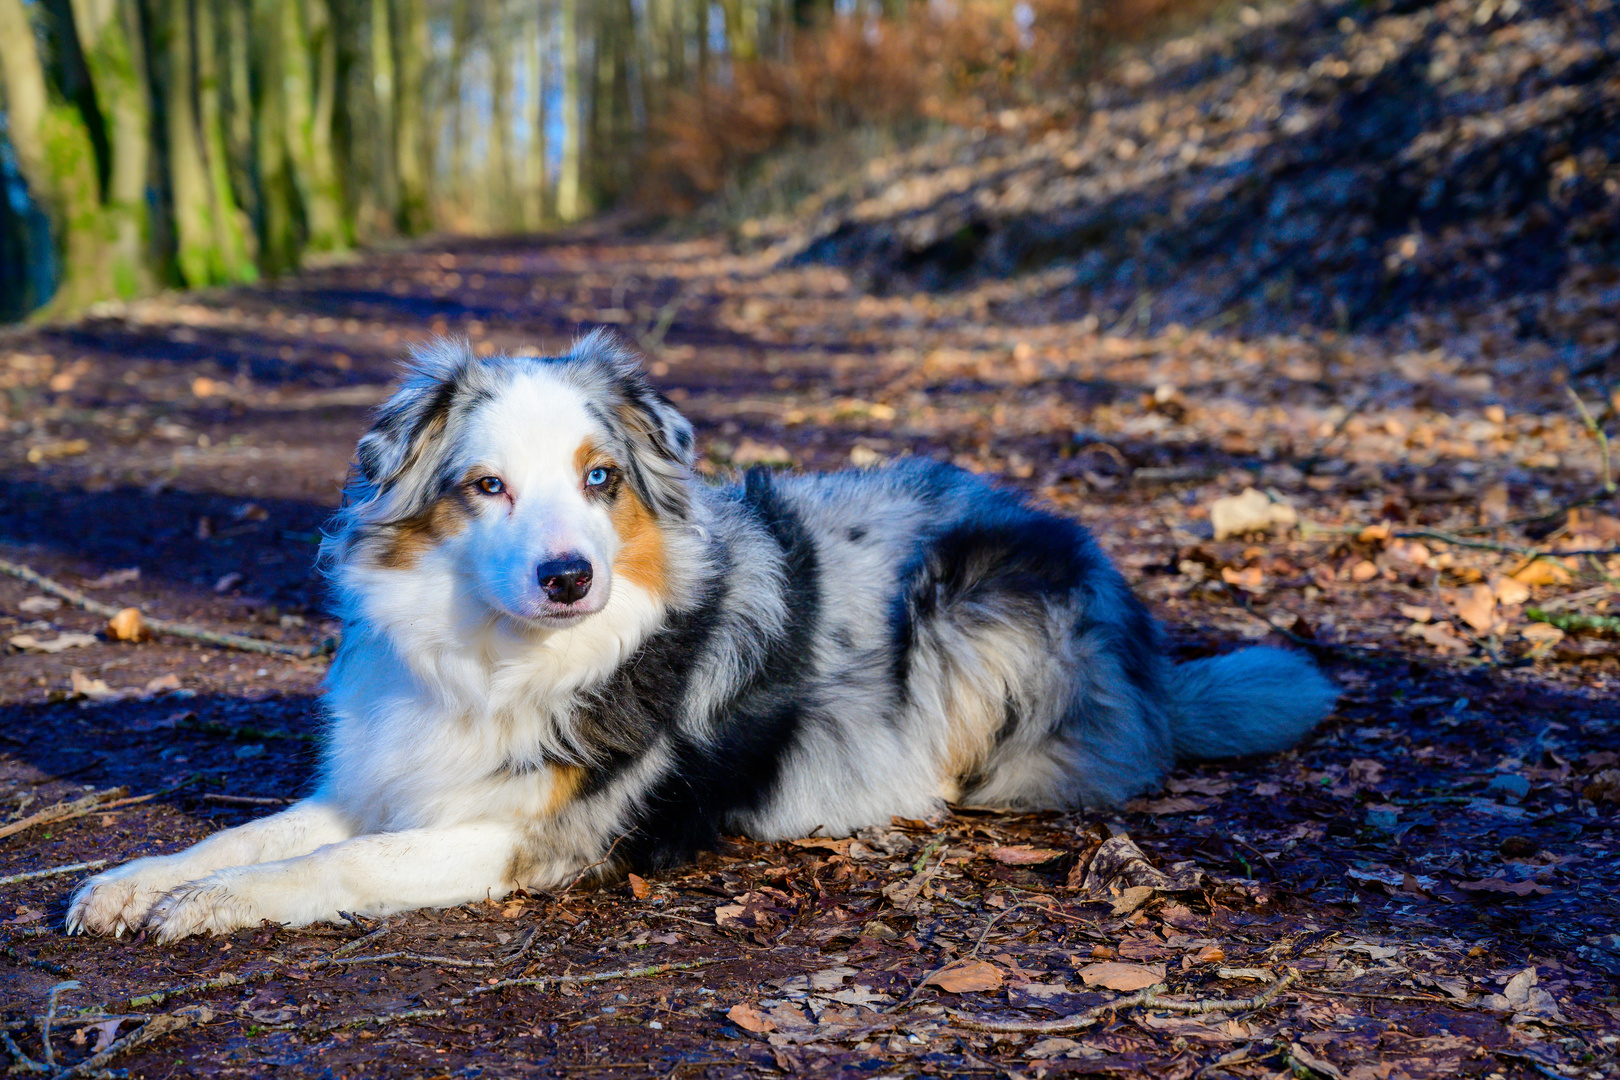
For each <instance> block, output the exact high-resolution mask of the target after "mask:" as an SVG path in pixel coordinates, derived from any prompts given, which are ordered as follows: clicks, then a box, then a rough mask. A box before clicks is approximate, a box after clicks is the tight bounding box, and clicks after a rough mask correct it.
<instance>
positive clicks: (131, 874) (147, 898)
mask: <svg viewBox="0 0 1620 1080" xmlns="http://www.w3.org/2000/svg"><path fill="white" fill-rule="evenodd" d="M185 880H186V879H185V873H184V870H183V869H182V868H181V867H180V865H179V864H178V863H177V862H176V861H175V860H174V859H172V858H170V857H169V856H163V855H160V856H156V857H153V858H149V859H136V860H135V861H134V862H129V863H125V864H124V865H123V866H119V867H115V868H114V869H112V870H108V871H105V872H104V873H100V874H97V875H96V876H95V877H93V878H91V879H90V880H88V881H86V882H85V883H84V884H83V885H81V886H79V891H78V892H76V893H74V894H73V901H72V902H71V903H70V904H68V913H67V932H68V933H70V934H80V933H86V932H88V933H91V934H114V935H117V936H120V937H121V936H123V933H124V931H125V930H138V929H140V927H141V925H142V924H143V923H144V922H145V921H146V913H147V912H149V911H151V910H152V905H153V904H155V903H157V901H158V898H159V897H160V896H162V895H163V894H164V893H166V892H168V891H169V890H170V889H172V888H174V887H175V886H176V885H178V884H180V883H181V882H183V881H185Z"/></svg>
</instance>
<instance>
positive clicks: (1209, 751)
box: [1171, 648, 1339, 760]
mask: <svg viewBox="0 0 1620 1080" xmlns="http://www.w3.org/2000/svg"><path fill="white" fill-rule="evenodd" d="M1171 680H1172V693H1173V694H1174V697H1175V700H1176V704H1177V705H1178V706H1179V708H1178V709H1177V710H1176V711H1177V714H1178V716H1177V722H1176V728H1175V743H1176V756H1177V757H1179V758H1184V759H1188V758H1190V759H1194V760H1197V759H1203V758H1224V757H1242V756H1244V755H1247V754H1270V753H1275V752H1276V751H1278V750H1286V749H1287V748H1288V747H1290V746H1293V745H1294V744H1295V743H1296V742H1298V741H1299V740H1300V739H1302V738H1304V736H1305V733H1306V732H1308V731H1310V730H1311V728H1313V727H1315V726H1316V724H1317V722H1318V721H1320V720H1321V719H1322V718H1323V717H1324V716H1326V715H1327V714H1328V711H1329V710H1331V709H1332V708H1333V703H1334V702H1335V701H1336V700H1337V699H1338V696H1339V690H1338V687H1336V686H1334V685H1333V684H1332V683H1331V682H1329V681H1328V680H1327V679H1326V678H1324V677H1323V675H1322V673H1321V672H1319V671H1317V670H1316V665H1315V664H1313V663H1312V662H1311V661H1310V660H1309V659H1307V658H1306V657H1304V656H1301V655H1300V654H1298V653H1292V652H1285V651H1284V650H1282V649H1269V648H1254V649H1243V650H1241V651H1239V652H1235V653H1228V654H1227V655H1225V656H1212V657H1209V658H1208V659H1205V660H1194V661H1192V662H1191V663H1186V664H1177V665H1176V666H1175V668H1174V669H1173V672H1172V674H1171Z"/></svg>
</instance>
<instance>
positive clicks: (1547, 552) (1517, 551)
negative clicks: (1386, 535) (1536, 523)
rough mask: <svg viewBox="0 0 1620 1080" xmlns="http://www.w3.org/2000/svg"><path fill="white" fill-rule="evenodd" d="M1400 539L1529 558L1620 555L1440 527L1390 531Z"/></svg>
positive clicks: (1614, 551)
mask: <svg viewBox="0 0 1620 1080" xmlns="http://www.w3.org/2000/svg"><path fill="white" fill-rule="evenodd" d="M1390 535H1391V536H1393V537H1395V538H1396V539H1398V540H1438V541H1440V542H1441V543H1442V544H1450V545H1452V546H1453V547H1465V548H1475V549H1477V550H1479V551H1500V552H1503V553H1505V554H1508V555H1521V556H1523V557H1524V558H1527V559H1564V558H1570V557H1572V556H1574V557H1579V556H1582V555H1620V547H1606V548H1571V549H1570V550H1568V551H1558V550H1556V549H1552V548H1538V547H1527V546H1525V545H1524V544H1503V543H1498V542H1497V541H1495V540H1470V539H1468V538H1467V537H1465V536H1458V535H1457V534H1456V533H1449V532H1441V531H1440V530H1439V529H1398V530H1396V531H1395V532H1392V533H1390Z"/></svg>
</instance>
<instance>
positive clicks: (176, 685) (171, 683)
mask: <svg viewBox="0 0 1620 1080" xmlns="http://www.w3.org/2000/svg"><path fill="white" fill-rule="evenodd" d="M178 689H180V676H178V675H176V674H175V673H174V672H172V671H171V672H169V673H168V674H167V675H159V676H158V677H157V678H155V679H148V680H146V685H145V686H143V687H141V693H142V694H143V695H146V696H147V697H155V696H156V695H158V694H166V693H168V692H169V691H170V690H178Z"/></svg>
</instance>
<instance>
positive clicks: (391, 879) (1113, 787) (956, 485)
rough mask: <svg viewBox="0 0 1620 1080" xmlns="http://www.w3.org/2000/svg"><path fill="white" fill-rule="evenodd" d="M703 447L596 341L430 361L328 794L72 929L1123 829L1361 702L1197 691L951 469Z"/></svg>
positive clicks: (358, 627)
mask: <svg viewBox="0 0 1620 1080" xmlns="http://www.w3.org/2000/svg"><path fill="white" fill-rule="evenodd" d="M693 450H694V443H693V436H692V426H691V424H689V423H688V422H687V421H686V419H685V418H684V417H682V416H681V414H680V413H679V412H677V411H676V409H675V407H674V406H673V405H672V404H671V403H670V402H669V400H668V399H667V398H665V397H664V396H663V395H662V394H660V393H659V392H658V391H657V390H655V389H653V387H652V386H651V385H649V383H648V382H647V380H646V379H645V378H644V377H643V375H642V372H641V370H640V367H639V365H638V364H637V362H636V360H635V359H634V358H633V357H632V356H630V355H628V354H627V353H626V352H625V351H623V350H622V349H621V348H620V347H619V346H617V345H616V344H615V343H614V342H613V340H612V339H610V338H608V337H606V336H604V335H602V334H600V333H597V334H592V335H591V336H589V337H586V338H584V339H583V340H582V341H580V342H579V343H578V344H577V345H576V346H575V347H574V349H573V351H572V352H570V353H569V354H568V355H566V356H561V357H556V358H548V359H539V358H534V357H522V356H492V357H479V356H475V355H473V354H472V353H471V352H470V351H469V350H468V349H467V348H466V347H464V346H462V345H457V344H448V343H440V344H436V345H433V346H430V347H428V348H425V349H423V350H421V351H419V352H418V353H417V354H416V356H415V357H414V359H413V360H412V362H411V363H410V364H409V365H408V367H407V369H406V372H405V375H404V378H403V381H402V382H401V383H400V385H399V387H398V388H397V389H396V390H395V391H394V393H393V395H392V396H391V397H390V398H389V399H388V400H387V402H386V403H384V404H383V405H382V407H381V408H380V409H379V410H378V412H377V413H376V416H375V418H374V422H373V424H372V426H371V429H370V430H369V431H367V432H366V434H365V436H364V437H363V438H361V440H360V445H359V449H358V451H357V453H356V461H355V465H354V468H353V470H352V472H351V476H350V480H349V483H348V487H347V490H346V493H345V498H344V504H343V508H342V509H341V510H339V511H338V513H337V516H336V518H335V520H334V523H333V528H332V531H331V533H330V535H329V537H328V540H327V542H326V544H325V546H324V548H323V552H322V556H323V559H324V561H325V564H326V566H327V569H328V572H329V574H330V577H331V581H332V585H333V589H334V593H335V597H336V603H337V606H338V609H339V612H340V614H341V616H342V619H343V638H342V644H341V646H340V647H339V649H338V652H337V656H336V658H335V660H334V661H333V664H332V667H331V671H330V674H329V675H328V677H327V680H326V698H325V702H326V711H327V713H328V714H329V726H328V730H327V735H326V740H325V749H324V759H323V762H322V765H321V770H320V778H319V782H318V785H317V787H316V789H315V793H314V794H313V795H312V796H310V797H309V798H307V799H305V800H303V801H302V802H299V803H297V804H296V805H294V806H292V807H291V808H290V809H288V810H285V811H283V812H282V813H279V814H276V815H274V816H272V817H268V818H264V819H262V820H260V821H255V822H253V823H251V824H248V825H243V826H241V827H239V828H234V829H229V830H226V831H225V832H221V833H219V834H217V835H215V836H212V837H210V838H208V839H207V840H204V841H202V842H201V843H199V844H197V845H195V846H194V847H191V848H189V849H187V850H185V851H182V852H179V853H178V854H173V855H161V856H156V857H152V858H144V859H138V860H136V861H134V862H131V863H128V864H126V865H124V866H120V867H118V868H117V869H114V870H110V871H108V872H106V873H102V874H98V875H96V876H95V877H93V878H91V879H90V880H89V881H88V882H86V883H85V884H84V886H83V887H82V888H81V889H80V890H79V891H78V893H77V895H76V896H75V897H74V898H73V902H72V904H71V906H70V909H69V912H68V916H67V925H68V928H69V929H70V930H74V931H78V930H86V931H93V932H97V933H122V932H123V931H124V930H126V929H136V928H142V927H144V928H145V929H146V930H147V931H148V932H149V933H151V934H152V935H153V936H154V937H156V938H157V939H159V940H164V941H167V940H171V939H175V938H179V937H183V936H185V935H187V934H198V933H203V932H212V933H221V932H225V931H229V930H232V929H235V928H237V927H243V926H251V925H257V924H258V923H259V922H260V920H263V919H269V920H271V921H272V922H277V923H284V924H287V925H290V926H299V925H303V924H307V923H311V922H317V921H322V920H325V921H332V920H335V919H337V918H338V917H339V913H340V912H354V913H363V914H367V915H383V914H386V913H389V912H396V911H403V910H407V909H411V908H422V907H445V906H450V905H454V904H460V903H466V902H469V901H473V900H481V899H483V898H485V897H499V896H501V895H503V894H506V893H508V892H510V891H512V890H514V889H517V888H524V889H531V890H552V889H556V888H558V887H560V886H563V885H565V884H567V883H569V882H571V881H574V880H577V879H578V878H580V876H581V875H582V872H588V873H587V875H586V876H589V877H606V876H608V875H613V874H616V873H621V872H622V871H623V870H625V869H627V868H657V867H661V866H667V865H669V864H671V863H674V862H677V861H679V860H682V859H685V858H688V857H689V856H690V855H692V854H693V853H694V852H695V851H696V850H698V849H701V848H703V847H705V846H706V845H710V844H712V843H714V841H715V840H716V839H717V837H718V836H719V835H720V834H722V833H740V834H746V835H748V836H752V837H757V838H759V839H764V840H770V839H779V838H785V837H797V836H805V835H809V834H812V833H818V832H819V833H820V834H822V835H828V836H837V835H847V834H849V833H850V832H852V831H854V830H856V829H859V828H862V827H863V826H868V825H874V824H887V823H888V822H889V819H890V817H891V815H902V816H905V817H910V818H925V817H927V816H928V815H930V814H931V813H933V812H935V811H937V810H939V809H940V808H941V807H943V806H944V805H945V804H947V803H952V802H961V803H969V804H977V805H983V806H1000V807H1024V808H1033V807H1075V808H1095V807H1107V806H1112V805H1114V804H1117V803H1119V802H1120V801H1121V800H1123V799H1126V798H1128V797H1130V796H1132V795H1135V794H1137V793H1140V792H1144V791H1148V790H1151V789H1153V788H1155V787H1156V786H1157V785H1158V784H1159V783H1160V782H1161V781H1162V779H1163V778H1164V775H1165V773H1166V771H1167V770H1168V769H1169V768H1170V767H1171V765H1172V764H1173V763H1175V762H1176V761H1178V760H1199V759H1204V758H1217V757H1229V756H1237V755H1245V754H1256V753H1265V752H1269V751H1275V750H1280V749H1283V748H1285V747H1288V746H1290V745H1292V744H1293V743H1294V742H1295V741H1297V740H1298V739H1299V738H1300V737H1301V736H1303V735H1304V734H1305V733H1306V732H1307V731H1308V730H1309V729H1310V728H1311V727H1312V725H1314V724H1315V723H1316V722H1317V721H1318V720H1320V719H1321V718H1322V717H1323V715H1324V714H1325V713H1326V712H1327V711H1328V710H1329V709H1330V708H1331V706H1332V704H1333V701H1334V697H1335V691H1334V689H1333V687H1332V685H1331V684H1330V683H1328V682H1327V680H1325V679H1324V678H1323V677H1322V676H1321V675H1320V674H1318V672H1317V671H1316V669H1315V667H1314V666H1313V665H1312V664H1311V662H1310V661H1309V660H1307V659H1304V658H1302V657H1300V656H1297V655H1294V654H1291V653H1288V652H1283V651H1279V650H1275V649H1266V648H1250V649H1244V650H1241V651H1238V652H1233V653H1230V654H1228V655H1224V656H1218V657H1214V658H1210V659H1202V660H1196V661H1193V662H1191V663H1184V664H1179V665H1177V664H1173V663H1171V662H1170V661H1169V660H1168V659H1167V658H1166V656H1165V644H1164V640H1163V638H1162V636H1161V634H1160V631H1159V629H1158V627H1157V625H1156V624H1155V623H1154V620H1153V619H1152V617H1151V616H1149V614H1148V612H1147V611H1146V609H1145V608H1144V607H1143V606H1142V604H1141V603H1140V602H1139V601H1138V600H1137V599H1136V597H1135V596H1133V595H1132V593H1131V591H1130V589H1129V588H1128V587H1127V586H1126V583H1125V581H1124V580H1123V579H1122V578H1121V576H1120V574H1119V572H1118V571H1117V570H1116V569H1115V568H1114V567H1113V566H1112V565H1111V564H1110V563H1109V561H1108V559H1107V558H1106V557H1105V556H1104V555H1103V554H1102V553H1101V552H1100V551H1099V550H1098V548H1097V546H1096V544H1095V543H1094V542H1093V541H1092V539H1091V537H1090V536H1089V535H1088V534H1087V533H1086V531H1085V530H1084V529H1083V528H1081V527H1080V526H1079V525H1077V524H1075V523H1074V522H1072V521H1068V520H1066V519H1064V518H1060V517H1056V516H1054V515H1052V514H1050V513H1047V512H1045V511H1043V510H1039V509H1036V508H1034V507H1032V506H1030V505H1029V504H1028V503H1026V502H1025V501H1024V500H1023V499H1021V498H1020V497H1018V496H1017V495H1014V494H1011V493H1009V492H1006V491H1002V490H998V489H997V488H995V487H993V486H991V485H989V484H987V483H985V482H984V481H982V480H979V479H977V478H975V477H974V476H972V475H970V474H968V473H965V472H962V471H961V470H958V469H956V468H953V467H951V466H948V465H942V464H937V463H934V462H930V461H923V460H912V461H904V462H901V463H899V464H896V465H893V466H890V467H886V468H874V469H869V470H861V471H854V472H844V473H837V474H834V475H828V476H807V475H794V474H783V473H776V474H773V473H770V472H766V471H763V470H753V471H749V472H748V473H747V474H746V475H745V476H743V477H742V478H741V479H740V480H738V481H737V482H734V483H727V484H721V485H711V484H709V483H706V482H704V481H702V480H700V479H699V478H698V477H696V476H695V475H694V471H693V460H694V453H693Z"/></svg>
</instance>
